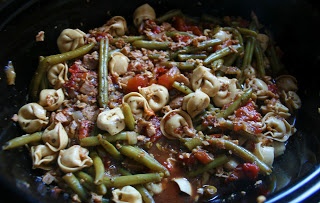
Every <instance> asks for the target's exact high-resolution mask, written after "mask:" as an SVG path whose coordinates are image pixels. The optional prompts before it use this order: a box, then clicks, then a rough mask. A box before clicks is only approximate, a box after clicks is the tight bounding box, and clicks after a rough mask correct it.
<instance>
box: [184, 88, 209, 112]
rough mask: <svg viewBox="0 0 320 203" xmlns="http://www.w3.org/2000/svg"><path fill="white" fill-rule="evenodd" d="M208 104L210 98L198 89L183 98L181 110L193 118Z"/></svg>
mask: <svg viewBox="0 0 320 203" xmlns="http://www.w3.org/2000/svg"><path fill="white" fill-rule="evenodd" d="M209 104H210V97H209V96H208V95H207V94H205V93H203V92H202V91H201V90H200V89H197V90H196V91H195V92H193V93H190V94H188V95H186V96H184V98H183V103H182V109H183V110H186V111H187V112H188V114H189V115H190V116H191V117H192V118H194V117H195V116H196V115H198V114H199V113H200V112H201V111H203V110H204V109H206V108H207V107H208V106H209Z"/></svg>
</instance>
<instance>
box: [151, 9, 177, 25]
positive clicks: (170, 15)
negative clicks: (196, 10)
mask: <svg viewBox="0 0 320 203" xmlns="http://www.w3.org/2000/svg"><path fill="white" fill-rule="evenodd" d="M181 15H183V13H182V11H181V10H180V9H173V10H170V11H168V12H166V13H165V14H163V15H162V16H160V17H158V18H156V19H155V22H157V23H163V22H165V21H168V20H170V19H171V18H173V17H175V16H181Z"/></svg>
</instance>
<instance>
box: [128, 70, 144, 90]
mask: <svg viewBox="0 0 320 203" xmlns="http://www.w3.org/2000/svg"><path fill="white" fill-rule="evenodd" d="M146 86H148V78H146V77H144V76H142V75H140V74H138V75H135V76H134V77H132V78H130V79H129V80H128V83H127V87H126V91H127V92H138V87H146Z"/></svg>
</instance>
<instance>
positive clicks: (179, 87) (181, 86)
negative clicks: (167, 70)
mask: <svg viewBox="0 0 320 203" xmlns="http://www.w3.org/2000/svg"><path fill="white" fill-rule="evenodd" d="M172 87H174V88H175V89H177V90H179V91H180V92H182V93H184V94H190V93H192V92H193V91H192V90H191V89H190V88H189V87H187V86H186V85H184V84H182V83H181V82H177V81H174V82H173V84H172Z"/></svg>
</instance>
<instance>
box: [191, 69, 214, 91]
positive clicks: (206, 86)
mask: <svg viewBox="0 0 320 203" xmlns="http://www.w3.org/2000/svg"><path fill="white" fill-rule="evenodd" d="M190 82H191V86H192V88H193V90H197V89H200V90H201V91H202V92H204V93H206V94H207V95H208V96H209V97H213V96H215V95H216V94H217V92H218V91H219V89H220V82H219V80H218V78H217V77H216V76H215V75H213V74H212V73H211V72H210V69H209V68H206V67H205V66H198V67H197V68H196V69H194V70H193V73H192V76H191V80H190Z"/></svg>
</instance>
